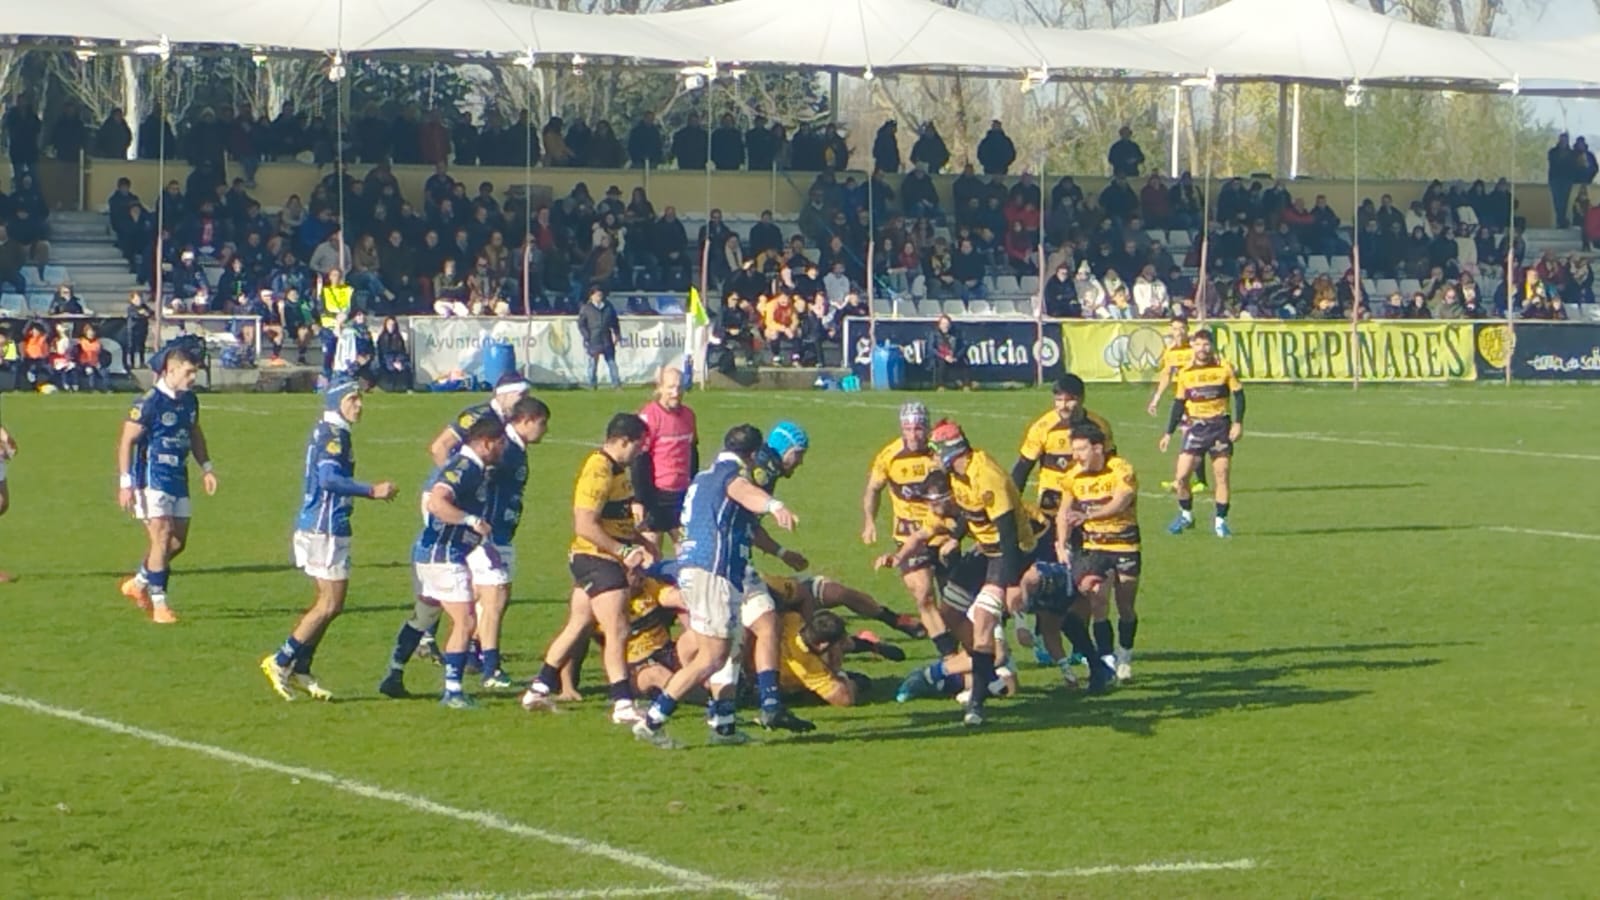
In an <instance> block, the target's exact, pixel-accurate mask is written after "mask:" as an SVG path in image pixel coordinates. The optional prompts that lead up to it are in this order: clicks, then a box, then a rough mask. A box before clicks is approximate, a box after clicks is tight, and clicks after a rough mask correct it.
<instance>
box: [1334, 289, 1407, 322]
mask: <svg viewBox="0 0 1600 900" xmlns="http://www.w3.org/2000/svg"><path fill="white" fill-rule="evenodd" d="M1405 317H1406V318H1407V319H1431V318H1433V311H1432V310H1430V309H1428V296H1427V295H1426V294H1424V293H1422V292H1421V291H1417V292H1415V293H1413V294H1412V295H1411V302H1410V303H1408V304H1406V311H1405ZM1327 318H1335V319H1336V318H1339V316H1338V315H1333V316H1328V317H1327Z"/></svg>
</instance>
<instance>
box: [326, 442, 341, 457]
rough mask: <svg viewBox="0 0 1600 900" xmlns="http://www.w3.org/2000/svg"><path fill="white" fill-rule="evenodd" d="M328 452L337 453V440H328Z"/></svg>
mask: <svg viewBox="0 0 1600 900" xmlns="http://www.w3.org/2000/svg"><path fill="white" fill-rule="evenodd" d="M328 452H329V453H333V454H335V455H337V454H338V452H339V442H338V440H331V441H329V442H328Z"/></svg>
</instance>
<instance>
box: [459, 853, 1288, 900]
mask: <svg viewBox="0 0 1600 900" xmlns="http://www.w3.org/2000/svg"><path fill="white" fill-rule="evenodd" d="M1256 865H1257V864H1256V861H1255V860H1253V859H1229V860H1223V861H1220V862H1204V861H1199V860H1182V861H1179V862H1153V863H1139V864H1134V865H1120V866H1080V867H1077V868H1071V869H1045V870H1028V869H1013V870H1005V871H996V870H991V869H982V870H979V871H975V872H941V873H938V874H935V875H910V876H905V877H895V876H888V877H882V878H873V877H866V878H856V879H850V880H835V881H829V880H826V879H823V880H815V881H810V880H797V881H765V882H758V883H755V884H752V885H750V887H755V888H761V889H763V890H771V891H782V890H806V891H846V892H848V891H849V890H850V889H852V888H862V887H873V888H939V887H950V886H951V885H961V884H971V883H974V882H993V881H1017V880H1028V881H1033V880H1046V879H1060V878H1094V877H1098V876H1103V875H1183V874H1192V873H1196V872H1247V871H1250V870H1252V869H1254V868H1256ZM679 890H682V887H681V886H678V885H652V886H650V887H636V888H630V887H620V888H593V889H587V890H572V891H537V892H533V893H525V894H510V895H506V894H491V893H465V894H443V895H441V897H442V898H447V900H491V898H499V900H588V898H605V897H651V896H658V895H660V894H669V893H672V892H673V891H679Z"/></svg>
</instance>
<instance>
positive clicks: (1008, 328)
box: [844, 319, 1062, 387]
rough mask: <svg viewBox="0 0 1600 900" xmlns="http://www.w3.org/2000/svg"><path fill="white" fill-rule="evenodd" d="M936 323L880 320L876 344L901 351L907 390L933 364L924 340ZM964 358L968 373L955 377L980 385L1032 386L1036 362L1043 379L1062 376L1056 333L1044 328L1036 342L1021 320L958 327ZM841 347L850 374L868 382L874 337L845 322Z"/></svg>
mask: <svg viewBox="0 0 1600 900" xmlns="http://www.w3.org/2000/svg"><path fill="white" fill-rule="evenodd" d="M934 323H935V320H934V319H879V320H878V328H877V335H878V343H880V344H881V343H883V342H885V341H888V342H889V343H891V344H893V345H895V346H896V347H899V348H900V352H901V353H902V354H904V356H905V359H906V378H907V380H908V381H909V382H910V384H909V385H908V386H910V387H917V386H920V385H925V384H927V383H928V381H929V379H930V378H931V377H932V371H933V364H932V361H931V359H930V357H929V352H928V339H929V336H930V335H931V334H932V333H933V328H934ZM956 331H957V332H958V333H959V334H960V336H961V342H962V345H963V346H964V347H965V352H964V353H963V354H962V358H963V361H964V362H965V363H966V371H965V372H962V373H959V374H958V376H957V377H959V378H960V379H962V380H965V381H972V382H976V383H978V384H1005V383H1013V384H1033V383H1034V382H1035V379H1036V377H1037V376H1036V372H1037V366H1038V361H1040V360H1042V361H1043V363H1044V378H1045V380H1046V381H1049V380H1051V379H1053V378H1055V377H1056V376H1058V375H1060V374H1061V371H1062V369H1061V345H1060V343H1059V335H1060V328H1059V327H1058V326H1056V325H1054V324H1051V323H1046V324H1045V327H1044V341H1043V343H1040V342H1039V341H1038V329H1037V326H1036V325H1035V324H1034V323H1033V322H1032V321H1029V320H1024V319H995V320H978V321H974V320H967V321H960V322H957V323H956ZM844 345H845V347H846V348H849V354H848V357H849V359H850V365H851V368H852V369H853V370H854V371H855V374H856V375H857V377H859V378H861V379H862V380H863V381H866V380H867V379H868V378H870V376H871V371H872V337H871V334H870V330H869V326H868V322H867V320H866V319H846V320H845V326H844Z"/></svg>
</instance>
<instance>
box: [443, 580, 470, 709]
mask: <svg viewBox="0 0 1600 900" xmlns="http://www.w3.org/2000/svg"><path fill="white" fill-rule="evenodd" d="M441 605H442V606H443V607H444V611H445V614H446V615H448V616H449V617H450V635H449V636H448V637H447V638H445V641H444V697H443V698H441V700H440V702H441V703H443V704H444V705H445V706H448V707H450V708H451V709H470V708H472V707H474V706H476V705H477V704H476V703H475V702H473V700H472V698H471V697H468V696H467V695H466V692H465V691H464V690H463V689H462V683H461V682H462V678H463V677H465V675H466V671H467V650H468V648H470V647H471V646H472V635H473V632H474V631H476V630H477V627H478V621H477V620H478V616H477V611H476V609H475V608H474V604H473V602H472V601H471V600H468V601H466V602H464V603H444V604H441Z"/></svg>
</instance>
